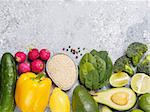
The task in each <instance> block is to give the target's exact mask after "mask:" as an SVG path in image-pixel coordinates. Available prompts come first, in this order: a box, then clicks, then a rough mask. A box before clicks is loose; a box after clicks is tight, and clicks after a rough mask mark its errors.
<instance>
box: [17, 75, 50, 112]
mask: <svg viewBox="0 0 150 112" xmlns="http://www.w3.org/2000/svg"><path fill="white" fill-rule="evenodd" d="M51 85H52V81H51V80H50V79H49V78H45V77H43V74H39V75H36V74H34V73H32V72H27V73H23V74H21V76H20V77H19V79H18V80H17V84H16V90H15V101H16V105H17V106H18V107H19V109H20V110H21V111H22V112H44V110H45V108H46V106H47V104H48V100H49V95H50V88H51Z"/></svg>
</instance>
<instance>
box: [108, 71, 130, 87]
mask: <svg viewBox="0 0 150 112" xmlns="http://www.w3.org/2000/svg"><path fill="white" fill-rule="evenodd" d="M129 79H130V77H129V76H128V74H127V73H125V72H118V73H114V74H113V75H111V77H110V80H109V82H110V84H111V85H112V86H113V87H122V86H125V85H126V84H128V82H129Z"/></svg>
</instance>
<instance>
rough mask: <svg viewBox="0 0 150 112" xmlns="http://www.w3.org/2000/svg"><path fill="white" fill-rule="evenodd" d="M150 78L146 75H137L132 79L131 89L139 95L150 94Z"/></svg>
mask: <svg viewBox="0 0 150 112" xmlns="http://www.w3.org/2000/svg"><path fill="white" fill-rule="evenodd" d="M149 85H150V77H149V76H148V75H146V74H144V73H137V74H135V75H134V76H133V77H132V80H131V88H132V89H133V90H134V91H135V92H136V93H139V94H144V93H147V92H150V86H149Z"/></svg>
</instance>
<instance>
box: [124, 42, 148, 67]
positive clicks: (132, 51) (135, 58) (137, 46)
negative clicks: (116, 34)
mask: <svg viewBox="0 0 150 112" xmlns="http://www.w3.org/2000/svg"><path fill="white" fill-rule="evenodd" d="M147 50H148V47H147V46H146V45H145V44H143V43H139V42H134V43H132V44H130V45H129V46H128V48H127V52H126V54H127V56H128V57H129V58H130V59H131V61H132V64H133V66H137V64H138V63H139V62H140V60H141V58H142V57H143V55H144V53H145V52H146V51H147Z"/></svg>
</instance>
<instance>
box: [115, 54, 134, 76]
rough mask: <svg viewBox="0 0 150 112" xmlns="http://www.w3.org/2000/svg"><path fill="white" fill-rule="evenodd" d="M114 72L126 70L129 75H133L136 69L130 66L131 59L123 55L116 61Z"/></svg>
mask: <svg viewBox="0 0 150 112" xmlns="http://www.w3.org/2000/svg"><path fill="white" fill-rule="evenodd" d="M114 72H126V73H128V74H129V75H133V74H134V71H133V69H132V67H131V66H130V60H129V58H128V57H126V56H122V57H120V58H118V59H117V60H116V61H115V64H114Z"/></svg>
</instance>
